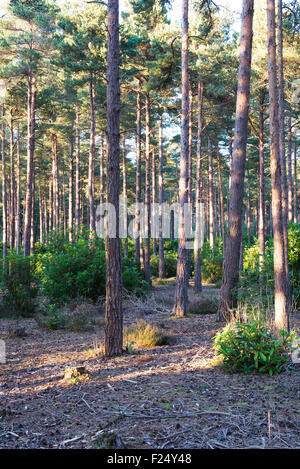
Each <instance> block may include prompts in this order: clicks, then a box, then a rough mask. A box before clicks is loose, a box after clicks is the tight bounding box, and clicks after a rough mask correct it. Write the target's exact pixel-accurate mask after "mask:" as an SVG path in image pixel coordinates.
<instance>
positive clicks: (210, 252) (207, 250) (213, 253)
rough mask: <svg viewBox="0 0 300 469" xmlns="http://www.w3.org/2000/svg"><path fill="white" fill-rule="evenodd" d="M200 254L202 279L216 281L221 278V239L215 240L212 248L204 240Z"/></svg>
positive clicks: (208, 281)
mask: <svg viewBox="0 0 300 469" xmlns="http://www.w3.org/2000/svg"><path fill="white" fill-rule="evenodd" d="M200 256H201V257H200V259H201V274H202V280H203V281H204V282H207V283H216V282H217V281H218V280H221V279H222V269H223V253H222V241H221V240H217V241H216V243H215V247H214V248H213V249H211V247H210V245H209V242H208V241H206V242H205V243H204V244H203V246H202V249H201V252H200Z"/></svg>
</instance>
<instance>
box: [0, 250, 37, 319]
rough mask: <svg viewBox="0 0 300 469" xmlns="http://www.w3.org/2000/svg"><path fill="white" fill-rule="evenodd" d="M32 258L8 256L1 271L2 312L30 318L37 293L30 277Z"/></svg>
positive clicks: (13, 254) (15, 255)
mask: <svg viewBox="0 0 300 469" xmlns="http://www.w3.org/2000/svg"><path fill="white" fill-rule="evenodd" d="M32 270H33V269H32V258H30V257H24V256H22V255H17V254H16V253H12V254H9V255H8V256H7V258H6V265H5V267H4V268H3V269H2V271H1V296H2V303H3V308H4V312H5V314H6V315H7V312H9V313H13V314H17V315H19V316H23V317H26V316H31V315H32V314H33V312H34V298H35V296H36V293H37V289H36V286H35V284H34V277H33V275H32Z"/></svg>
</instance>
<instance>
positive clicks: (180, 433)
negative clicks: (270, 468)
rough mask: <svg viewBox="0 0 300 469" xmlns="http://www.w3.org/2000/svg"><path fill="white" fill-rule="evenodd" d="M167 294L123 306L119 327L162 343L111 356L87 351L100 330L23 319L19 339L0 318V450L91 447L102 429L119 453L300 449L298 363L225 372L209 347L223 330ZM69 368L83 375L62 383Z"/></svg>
mask: <svg viewBox="0 0 300 469" xmlns="http://www.w3.org/2000/svg"><path fill="white" fill-rule="evenodd" d="M204 288H205V293H207V294H209V295H216V296H217V295H218V291H217V290H216V289H214V287H213V286H206V287H204ZM191 290H192V289H191ZM173 296H174V286H170V285H166V286H165V285H161V286H156V287H154V288H153V293H152V301H153V302H154V303H155V304H156V307H155V308H153V309H154V312H151V308H149V309H148V310H147V309H145V308H143V305H142V304H141V305H137V307H133V306H132V305H130V303H128V302H127V303H126V302H125V312H124V315H125V323H126V324H131V323H133V322H135V321H136V318H140V317H144V319H145V320H147V321H151V322H152V323H154V324H158V325H159V326H160V327H161V328H163V330H164V332H165V333H166V334H167V335H169V336H170V337H171V343H170V345H166V346H162V347H155V348H152V349H151V348H149V349H142V350H141V349H140V350H134V351H133V352H132V353H126V354H124V355H123V356H121V357H117V358H113V359H108V358H105V357H103V356H99V357H97V356H94V358H93V352H91V350H92V351H93V350H94V351H96V350H97V343H99V341H101V340H102V339H103V327H102V328H101V329H99V330H97V331H94V332H78V333H74V332H66V331H64V330H58V331H48V330H43V329H40V328H39V327H38V326H37V324H36V322H35V321H34V320H32V319H27V320H25V319H24V320H20V321H18V324H19V325H23V326H24V327H25V328H26V332H27V335H26V337H24V338H17V337H15V338H9V337H7V328H8V326H9V324H11V322H12V321H9V320H4V319H2V320H0V338H5V341H6V347H7V363H6V364H5V365H1V366H0V448H93V447H97V441H98V438H99V435H100V436H101V434H102V433H103V431H105V432H106V431H113V432H115V433H116V434H117V435H118V436H120V438H121V439H122V441H123V443H124V444H125V446H126V447H127V448H152V449H153V448H270V447H271V448H299V447H300V425H299V424H300V422H299V420H300V399H299V397H300V386H299V384H300V366H299V365H297V366H296V367H295V369H294V370H291V371H285V372H283V373H281V374H280V375H278V376H273V377H270V376H268V375H259V376H258V375H250V376H248V375H243V374H235V375H229V374H227V373H225V372H224V370H223V369H222V367H221V366H220V365H217V364H216V362H215V361H214V351H213V349H212V338H213V337H214V335H215V334H216V332H217V330H218V329H219V328H221V327H222V324H220V323H217V322H216V317H215V315H214V314H206V315H203V314H202V315H193V316H190V317H186V318H182V319H176V318H174V317H171V314H170V313H171V305H172V301H173ZM154 303H153V304H154ZM159 305H161V307H159ZM293 322H294V324H295V322H296V323H297V324H298V327H299V324H300V317H299V316H298V317H297V316H294V318H293ZM95 355H96V354H95ZM67 366H85V367H86V369H87V370H88V376H84V377H83V378H82V379H78V380H72V381H71V382H70V381H69V382H67V381H66V380H64V379H63V376H64V370H65V368H66V367H67Z"/></svg>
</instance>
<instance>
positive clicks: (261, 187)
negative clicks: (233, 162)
mask: <svg viewBox="0 0 300 469" xmlns="http://www.w3.org/2000/svg"><path fill="white" fill-rule="evenodd" d="M265 94H266V93H265V90H264V89H261V90H260V94H259V171H258V174H259V184H258V192H259V201H258V203H259V210H258V218H259V219H258V239H259V271H260V272H262V268H263V263H264V255H265V237H266V228H265V162H264V107H263V106H264V101H265ZM260 279H261V281H262V274H260Z"/></svg>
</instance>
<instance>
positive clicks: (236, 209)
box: [219, 0, 253, 320]
mask: <svg viewBox="0 0 300 469" xmlns="http://www.w3.org/2000/svg"><path fill="white" fill-rule="evenodd" d="M252 23H253V0H243V12H242V26H241V41H240V58H239V73H238V90H237V98H236V118H235V129H234V144H233V157H232V159H233V161H232V180H231V189H230V195H229V198H230V200H229V221H228V234H227V242H226V248H225V255H224V266H223V278H222V289H221V301H220V305H219V319H221V318H223V319H225V320H230V310H231V309H232V308H235V307H236V306H237V292H236V287H237V284H238V280H239V261H240V246H241V238H242V223H243V219H242V216H243V213H242V211H243V195H244V177H245V160H246V146H247V134H248V113H249V96H250V75H251V55H252Z"/></svg>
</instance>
